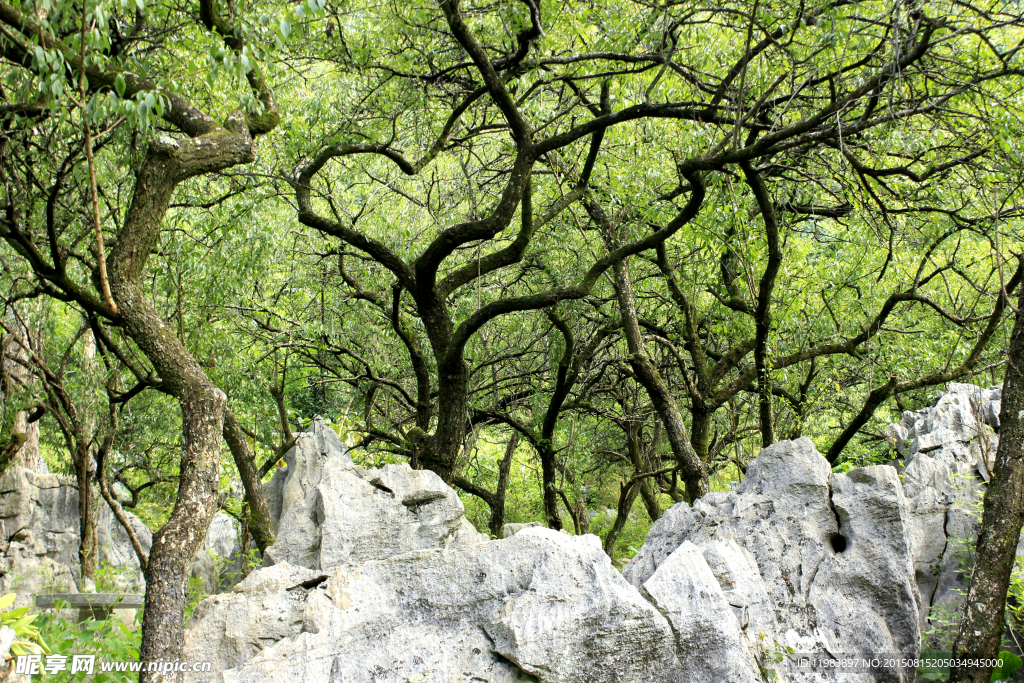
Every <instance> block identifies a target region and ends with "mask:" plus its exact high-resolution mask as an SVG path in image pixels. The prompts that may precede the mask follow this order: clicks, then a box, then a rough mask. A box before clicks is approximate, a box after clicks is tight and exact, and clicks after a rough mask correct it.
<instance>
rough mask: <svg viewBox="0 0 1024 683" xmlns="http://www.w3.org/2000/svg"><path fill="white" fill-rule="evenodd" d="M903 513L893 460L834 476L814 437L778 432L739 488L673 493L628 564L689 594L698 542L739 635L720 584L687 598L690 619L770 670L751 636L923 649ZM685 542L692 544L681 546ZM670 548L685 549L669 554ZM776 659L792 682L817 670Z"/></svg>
mask: <svg viewBox="0 0 1024 683" xmlns="http://www.w3.org/2000/svg"><path fill="white" fill-rule="evenodd" d="M910 520H911V513H910V509H909V505H908V502H907V499H906V497H905V495H904V494H903V489H902V487H901V486H900V482H899V479H898V477H897V474H896V471H895V470H894V469H893V468H891V467H888V466H880V467H869V468H863V469H861V470H854V471H853V472H850V473H847V474H839V475H833V474H832V472H831V469H830V467H829V465H828V462H827V461H826V460H825V459H824V458H823V457H822V456H821V455H820V454H819V453H818V452H817V451H816V450H815V448H814V445H813V443H812V442H811V441H810V440H809V439H806V438H803V439H799V440H797V441H782V442H779V443H776V444H774V445H772V446H770V447H769V448H766V449H764V450H763V451H761V454H760V455H759V456H758V457H757V458H756V459H755V460H754V461H753V462H751V464H750V466H749V468H748V470H747V474H746V476H745V477H744V479H743V481H742V482H740V484H739V485H738V486H737V487H736V489H735V490H733V491H731V492H728V493H715V494H709V495H707V496H705V497H704V498H702V499H700V500H699V501H697V503H696V504H695V505H694V506H693V507H692V508H691V507H690V506H688V505H686V504H685V503H680V504H678V505H676V506H674V507H672V508H671V509H669V510H668V511H667V512H666V513H665V515H664V516H663V517H662V518H661V519H660V520H659V521H658V522H656V523H655V524H654V526H653V527H652V528H651V530H650V533H649V534H648V536H647V541H646V542H645V544H644V546H643V547H642V548H641V549H640V552H639V553H638V554H637V556H636V557H635V558H633V560H632V561H631V562H630V563H629V564H628V565H627V566H626V568H625V570H624V572H623V574H624V576H625V577H626V578H627V579H628V580H629V581H630V582H631V583H633V585H635V586H638V587H640V586H643V587H644V588H645V590H647V591H648V592H649V593H650V592H651V589H650V588H648V587H647V582H648V581H650V580H652V579H654V583H655V585H657V584H662V583H668V584H669V585H671V583H672V582H674V583H675V584H676V585H679V586H680V588H681V592H682V593H683V594H684V595H685V594H687V592H688V591H689V592H690V594H692V591H693V590H696V589H695V588H694V586H706V585H707V573H706V572H704V571H703V567H702V566H701V565H700V563H699V562H698V561H697V558H696V553H695V550H694V549H699V550H700V551H701V553H702V554H704V555H705V561H706V562H707V563H708V567H709V568H710V567H711V566H712V565H713V566H714V567H715V569H714V570H712V571H711V574H712V576H716V580H717V583H718V585H719V588H720V590H721V595H722V596H723V597H724V600H725V602H726V603H727V604H729V605H732V606H733V607H734V616H737V614H736V613H737V611H738V612H739V614H738V618H736V622H738V624H739V628H740V631H741V632H742V635H743V640H745V643H744V642H743V641H737V639H736V637H735V634H734V632H733V631H732V630H731V626H728V624H731V623H732V622H729V620H728V619H726V617H725V615H726V614H727V613H726V612H725V611H724V610H723V609H722V600H720V599H718V594H717V593H715V597H714V598H712V597H711V595H712V592H711V591H709V590H707V589H706V588H705V589H704V592H705V594H706V595H707V596H708V597H706V598H704V599H702V600H696V599H694V600H692V601H691V603H690V607H689V609H690V610H691V613H690V616H689V617H687V619H688V620H689V621H688V623H689V624H691V626H689V628H691V629H696V630H697V631H698V632H706V631H707V630H708V629H709V628H710V626H707V625H708V624H718V625H719V628H721V629H722V630H721V632H720V633H719V634H718V638H719V639H718V640H717V641H714V647H717V648H720V649H725V650H728V651H732V652H739V651H742V647H741V646H742V645H744V644H745V646H746V647H747V649H748V651H753V652H754V656H761V663H762V665H763V666H765V667H766V668H771V667H769V666H768V662H766V661H765V660H764V658H763V654H764V653H763V652H757V649H758V647H759V646H758V643H760V647H761V648H764V649H765V650H769V649H770V650H780V649H784V648H786V647H792V648H794V649H795V650H796V651H797V652H800V653H819V654H820V653H825V652H829V653H846V654H854V653H880V652H900V653H904V654H913V653H916V652H918V651H919V649H920V631H919V626H918V620H917V612H918V602H917V592H916V590H915V583H914V573H913V566H912V555H911V540H910V539H911V536H910ZM687 542H689V543H691V544H692V547H691V546H686V547H684V544H685V543H687ZM733 544H734V545H735V547H733ZM677 552H682V553H683V558H681V559H673V556H674V555H675V553H677ZM709 558H710V561H709ZM751 560H752V562H751ZM666 563H669V567H670V568H673V567H674V569H673V571H672V572H671V573H670V574H668V576H672V577H673V578H672V580H671V582H669V581H668V579H667V578H666V575H664V574H663V575H661V576H656V575H657V574H658V572H659V571H660V569H661V567H662V566H663V565H665V564H666ZM755 567H756V570H755ZM682 568H687V571H686V572H683V571H682ZM684 574H685V576H683V575H684ZM686 577H688V578H686ZM657 590H658V591H660V594H662V595H665V594H667V593H668V592H670V591H669V589H668V588H661V587H659V588H658V589H657ZM654 597H655V595H654V594H653V593H652V598H654ZM655 599H658V598H655ZM676 599H677V600H679V599H680V598H679V596H678V595H677V596H676ZM693 610H696V611H693ZM702 624H703V626H702ZM762 633H763V634H765V635H764V637H763V638H762V636H761V635H760V634H762ZM704 661H706V660H704ZM736 661H742V658H741V659H739V660H736ZM698 663H699V662H698ZM683 665H684V666H689V669H688V670H689V671H690V674H689V675H690V676H691V677H693V678H694V679H704V680H716V677H717V676H718V675H719V674H720V673H721V672H716V671H715V670H714V669H713V668H712V667H711V664H710V663H708V664H707V665H706V666H705V668H703V669H700V668H699V667H696V668H695V666H694V662H692V661H691V662H687V661H686V660H685V657H684V661H683ZM737 666H738V670H739V671H743V670H745V669H744V667H742V666H739V665H737ZM772 666H775V665H772ZM778 667H779V668H780V671H778V672H777V673H778V674H779V675H780V677H781V678H783V679H788V680H792V681H811V680H817V676H820V672H818V673H817V674H816V673H812V672H810V671H798V670H796V669H795V667H793V666H792V665H791V663H789V662H787V661H783V662H782V663H781V664H779V665H778ZM747 669H749V667H747ZM735 675H737V676H739V675H741V674H739V673H737V674H735ZM914 675H915V672H912V671H903V672H896V671H889V672H883V673H880V674H877V675H874V674H856V675H852V676H851V678H850V680H864V681H869V680H870V681H882V680H892V681H912V680H913V679H914ZM738 680H739V679H738Z"/></svg>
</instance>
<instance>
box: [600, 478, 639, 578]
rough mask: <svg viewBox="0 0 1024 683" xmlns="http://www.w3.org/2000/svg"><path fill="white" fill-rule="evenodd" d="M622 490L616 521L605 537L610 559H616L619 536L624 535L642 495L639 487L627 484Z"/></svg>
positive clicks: (605, 550)
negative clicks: (634, 507)
mask: <svg viewBox="0 0 1024 683" xmlns="http://www.w3.org/2000/svg"><path fill="white" fill-rule="evenodd" d="M621 486H622V488H621V489H620V491H619V505H618V509H617V510H616V511H615V521H614V522H612V528H611V529H609V530H608V533H607V534H605V537H604V552H605V554H606V555H608V559H611V560H614V559H615V542H616V541H618V540H619V534H621V533H622V529H623V528H624V527H625V526H626V521H627V520H628V519H629V513H630V511H631V510H632V509H633V503H634V502H635V501H636V497H637V496H638V495H639V494H640V489H639V488H638V487H637V486H635V485H634V486H630V487H628V488H627V487H626V485H625V484H622V485H621Z"/></svg>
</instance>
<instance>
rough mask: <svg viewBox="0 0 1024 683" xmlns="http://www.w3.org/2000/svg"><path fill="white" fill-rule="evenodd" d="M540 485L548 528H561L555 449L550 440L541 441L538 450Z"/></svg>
mask: <svg viewBox="0 0 1024 683" xmlns="http://www.w3.org/2000/svg"><path fill="white" fill-rule="evenodd" d="M540 471H541V479H542V482H541V485H542V488H543V498H544V518H545V521H546V522H547V525H548V528H550V529H554V530H555V531H561V529H562V517H561V515H559V514H558V483H557V481H556V478H557V473H558V468H557V466H556V465H555V449H554V447H553V446H552V444H551V442H550V441H545V442H542V443H541V451H540Z"/></svg>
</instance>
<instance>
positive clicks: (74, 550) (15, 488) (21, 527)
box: [0, 466, 241, 607]
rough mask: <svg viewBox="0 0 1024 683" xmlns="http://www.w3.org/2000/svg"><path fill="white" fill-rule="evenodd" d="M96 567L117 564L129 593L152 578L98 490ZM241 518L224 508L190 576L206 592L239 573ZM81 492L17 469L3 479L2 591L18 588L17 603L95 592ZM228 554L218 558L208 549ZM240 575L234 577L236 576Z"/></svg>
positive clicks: (142, 528) (117, 581)
mask: <svg viewBox="0 0 1024 683" xmlns="http://www.w3.org/2000/svg"><path fill="white" fill-rule="evenodd" d="M94 499H95V500H96V501H97V509H96V516H95V524H96V538H97V544H96V547H97V551H98V553H99V556H98V563H97V566H98V567H100V568H104V567H106V568H112V569H113V571H112V572H109V573H108V576H106V577H105V579H106V580H107V581H109V582H110V583H112V584H113V585H114V586H116V588H117V590H120V591H123V592H125V593H143V592H145V586H146V582H145V579H144V577H143V575H142V570H141V568H140V567H139V560H138V558H137V557H136V555H135V550H134V549H133V548H132V545H131V541H130V540H129V538H128V534H127V533H126V532H125V530H124V528H122V526H121V524H120V523H119V522H118V521H117V519H116V518H115V517H114V515H113V513H112V512H111V511H110V508H109V507H108V506H107V504H106V503H105V502H104V501H103V500H102V499H101V498H100V497H99V496H98V495H97V496H95V497H94ZM125 514H126V516H127V518H128V521H129V523H130V524H131V525H132V530H133V531H134V533H135V535H136V537H137V538H138V539H139V543H140V544H141V545H142V547H143V550H144V551H146V552H149V548H150V546H151V545H152V534H151V533H150V531H149V529H148V528H147V527H146V525H145V524H143V523H142V521H141V520H140V519H138V518H137V517H135V516H134V515H132V514H131V513H130V512H126V513H125ZM237 526H238V525H237V523H236V522H235V521H234V520H233V519H232V518H231V517H229V516H228V515H226V514H224V513H218V515H217V516H216V517H215V518H214V522H213V524H212V525H211V527H210V532H209V533H208V534H207V537H206V540H205V541H204V544H203V546H202V548H201V549H200V551H199V553H198V554H197V559H196V562H194V563H193V566H192V576H194V577H196V578H199V579H200V580H202V582H203V584H204V586H205V587H206V589H207V590H208V591H211V592H212V591H217V590H225V589H227V588H230V586H231V585H234V583H237V581H238V579H239V578H241V577H240V568H241V565H240V562H241V560H240V559H239V553H238V533H237ZM79 538H80V537H79V521H78V489H77V487H76V486H75V483H74V479H73V478H71V477H66V476H62V475H58V474H49V473H40V472H37V471H35V470H31V469H28V468H25V467H19V466H15V467H12V468H11V469H9V470H8V471H7V472H6V473H5V474H4V475H3V477H2V478H0V595H5V594H7V593H16V594H17V596H18V597H17V599H16V601H15V606H18V607H22V606H27V605H31V604H32V603H33V598H34V596H35V595H38V594H41V593H47V592H60V593H77V592H88V591H92V590H94V589H95V587H94V586H93V585H92V583H91V581H89V580H88V579H83V578H82V576H81V572H80V565H79V560H78V548H79V545H80V541H79ZM211 550H212V551H213V552H214V553H216V554H217V555H218V556H220V557H223V558H225V559H226V562H219V561H215V560H214V559H213V558H212V557H211V556H210V552H209V551H211ZM232 576H234V577H236V578H235V579H234V580H233V581H231V580H230V577H232Z"/></svg>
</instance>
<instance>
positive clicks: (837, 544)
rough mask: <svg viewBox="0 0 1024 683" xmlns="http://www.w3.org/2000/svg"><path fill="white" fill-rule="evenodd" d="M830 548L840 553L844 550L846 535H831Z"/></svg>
mask: <svg viewBox="0 0 1024 683" xmlns="http://www.w3.org/2000/svg"><path fill="white" fill-rule="evenodd" d="M832 550H835V551H836V552H837V553H841V552H843V551H844V550H846V536H843V535H842V534H836V535H835V536H833V537H832Z"/></svg>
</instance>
